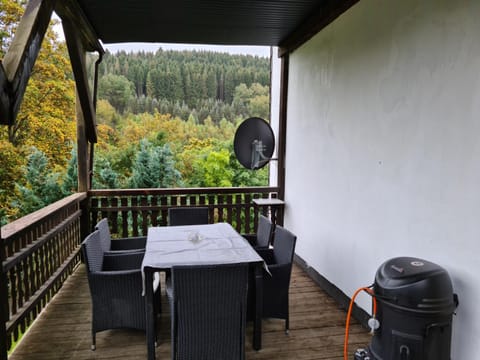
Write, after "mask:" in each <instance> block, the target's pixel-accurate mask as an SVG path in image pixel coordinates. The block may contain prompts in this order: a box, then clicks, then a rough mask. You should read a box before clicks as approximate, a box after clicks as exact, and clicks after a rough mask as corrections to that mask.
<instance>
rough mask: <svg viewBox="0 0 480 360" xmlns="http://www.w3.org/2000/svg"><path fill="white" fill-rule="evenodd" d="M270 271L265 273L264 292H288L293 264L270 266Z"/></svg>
mask: <svg viewBox="0 0 480 360" xmlns="http://www.w3.org/2000/svg"><path fill="white" fill-rule="evenodd" d="M268 270H269V272H270V274H268V273H267V272H266V271H264V272H263V274H264V275H263V284H264V291H268V292H272V293H277V294H278V293H279V292H284V291H287V293H288V287H289V284H290V275H291V271H292V266H291V264H275V265H269V266H268Z"/></svg>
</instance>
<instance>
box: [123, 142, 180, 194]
mask: <svg viewBox="0 0 480 360" xmlns="http://www.w3.org/2000/svg"><path fill="white" fill-rule="evenodd" d="M180 181H181V178H180V172H179V171H178V170H176V169H175V161H174V159H173V155H172V152H171V151H170V147H169V146H168V144H165V145H163V146H154V145H152V144H151V143H150V142H149V141H148V140H146V139H144V140H142V141H141V142H140V149H139V151H138V153H137V155H136V158H135V162H134V164H133V169H132V176H131V178H130V179H129V186H130V187H131V188H166V187H175V186H178V185H179V184H180Z"/></svg>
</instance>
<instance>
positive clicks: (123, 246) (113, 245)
mask: <svg viewBox="0 0 480 360" xmlns="http://www.w3.org/2000/svg"><path fill="white" fill-rule="evenodd" d="M95 230H98V231H99V232H100V241H101V243H102V249H103V251H104V253H106V254H109V253H122V252H139V251H145V244H146V242H147V237H146V236H138V237H129V238H120V239H114V240H112V236H111V234H110V228H109V226H108V220H107V219H106V218H104V219H102V220H100V221H99V222H98V223H97V225H95Z"/></svg>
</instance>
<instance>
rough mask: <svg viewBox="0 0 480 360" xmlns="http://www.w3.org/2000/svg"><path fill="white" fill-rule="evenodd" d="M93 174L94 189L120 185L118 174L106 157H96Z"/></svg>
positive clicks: (115, 187) (113, 187) (111, 187)
mask: <svg viewBox="0 0 480 360" xmlns="http://www.w3.org/2000/svg"><path fill="white" fill-rule="evenodd" d="M93 174H94V176H93V184H92V187H93V188H94V189H117V188H118V187H119V185H120V183H119V179H118V174H117V173H116V172H115V171H114V170H113V168H112V165H111V164H110V161H108V159H106V158H103V157H98V158H97V159H96V161H95V169H94V173H93Z"/></svg>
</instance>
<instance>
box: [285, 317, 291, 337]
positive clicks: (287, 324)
mask: <svg viewBox="0 0 480 360" xmlns="http://www.w3.org/2000/svg"><path fill="white" fill-rule="evenodd" d="M285 334H286V335H288V334H290V322H289V319H288V316H287V318H286V319H285Z"/></svg>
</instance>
